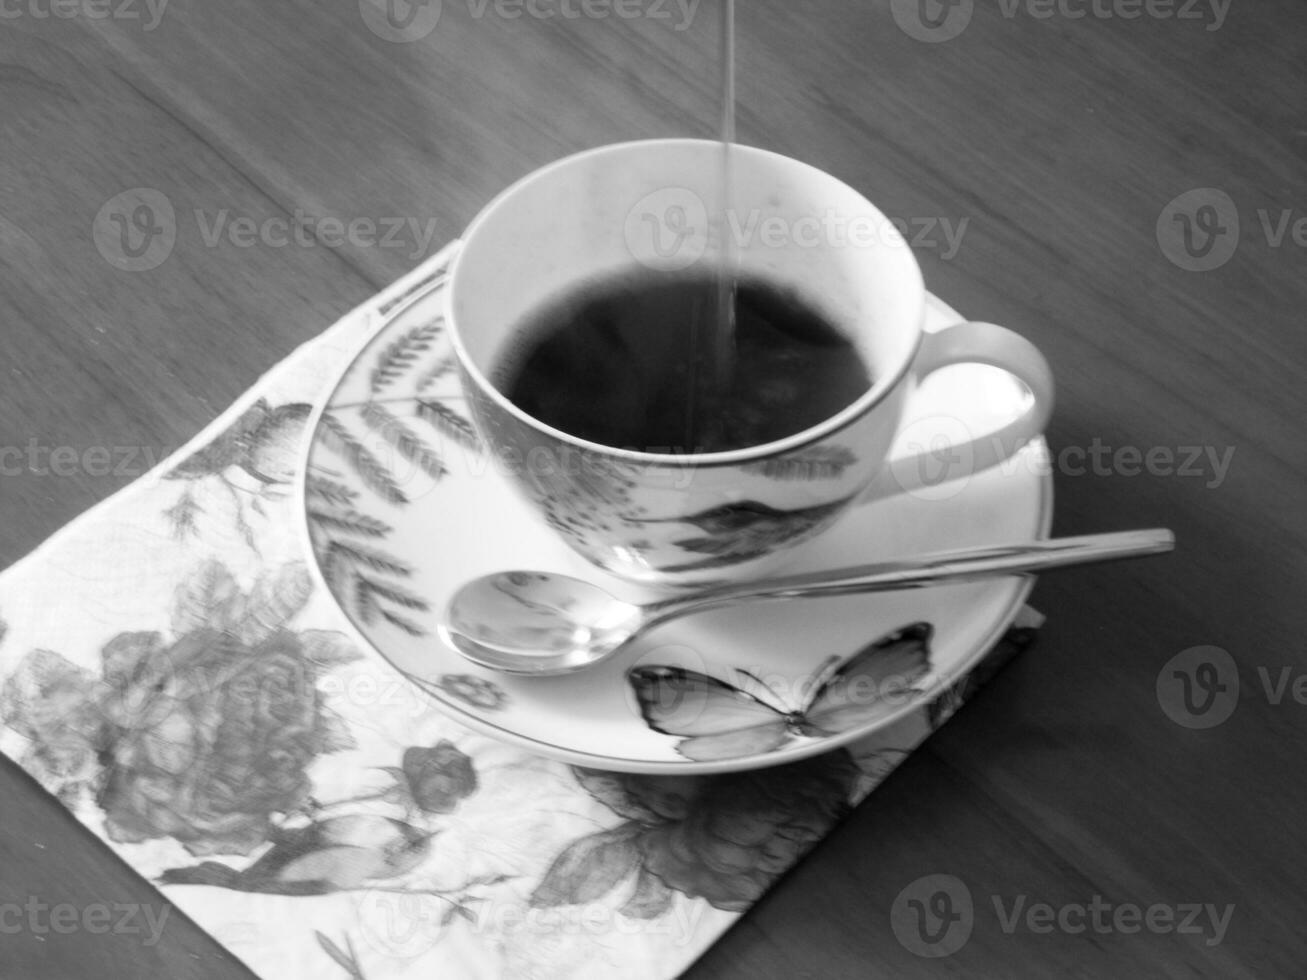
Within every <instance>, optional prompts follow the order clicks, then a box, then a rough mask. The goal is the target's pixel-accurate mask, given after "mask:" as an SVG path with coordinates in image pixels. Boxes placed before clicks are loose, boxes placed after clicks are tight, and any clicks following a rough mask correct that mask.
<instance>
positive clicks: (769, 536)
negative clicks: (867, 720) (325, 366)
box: [446, 139, 1053, 585]
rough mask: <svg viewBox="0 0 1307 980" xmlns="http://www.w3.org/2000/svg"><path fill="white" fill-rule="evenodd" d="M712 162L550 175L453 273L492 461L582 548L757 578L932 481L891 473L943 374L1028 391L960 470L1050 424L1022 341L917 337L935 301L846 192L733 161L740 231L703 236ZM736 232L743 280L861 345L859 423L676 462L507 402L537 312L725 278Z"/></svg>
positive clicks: (772, 158)
mask: <svg viewBox="0 0 1307 980" xmlns="http://www.w3.org/2000/svg"><path fill="white" fill-rule="evenodd" d="M720 154H721V144H719V143H716V142H712V141H707V140H688V139H671V140H649V141H643V142H636V143H623V144H618V145H614V146H606V147H601V148H599V149H596V150H590V151H587V152H584V153H580V154H577V155H576V156H572V157H568V158H566V159H564V160H560V161H558V162H556V163H553V164H550V165H548V166H546V167H544V168H542V169H540V170H538V171H536V172H535V173H533V174H531V175H529V176H527V177H525V178H523V179H522V180H520V181H519V182H517V183H516V184H514V185H513V186H511V187H510V188H508V190H506V191H504V192H503V193H502V194H500V195H499V196H498V197H497V198H495V200H494V201H492V202H491V203H490V204H489V205H488V206H487V207H486V208H485V210H484V211H482V213H481V214H480V215H479V216H478V217H477V218H476V219H475V220H474V221H473V222H472V224H471V225H470V226H469V227H468V229H467V232H466V234H465V236H464V238H463V241H462V247H461V250H460V252H459V253H458V255H457V256H456V258H455V259H454V263H453V266H452V268H451V272H450V288H449V290H448V304H449V305H448V309H447V311H446V312H447V319H448V323H449V325H450V331H451V336H452V339H453V343H454V348H455V351H456V353H457V357H458V360H459V365H460V369H461V372H462V379H463V385H464V387H465V390H466V392H467V396H468V402H469V406H470V409H471V412H472V415H473V418H474V419H475V421H476V423H477V426H478V428H479V429H480V431H481V433H482V435H483V437H484V438H485V440H486V443H487V444H488V445H489V447H490V449H491V451H492V452H493V453H494V454H495V456H496V457H497V458H498V460H499V461H500V462H501V463H502V464H503V465H504V467H505V468H506V469H507V470H508V471H509V472H511V473H512V475H513V477H514V479H515V481H516V483H517V485H518V486H519V488H520V489H521V490H522V491H523V492H524V493H525V495H526V497H527V498H528V499H529V500H530V501H531V502H532V504H533V505H534V506H535V507H536V508H537V509H538V510H539V512H540V513H541V515H542V517H543V518H544V519H545V520H546V521H547V522H548V523H549V524H550V525H551V526H553V527H554V528H555V529H556V530H558V531H559V533H561V534H562V535H563V537H564V538H565V539H566V540H567V542H568V543H569V544H570V545H572V547H573V548H575V549H576V550H577V551H578V552H580V553H581V554H582V555H584V556H585V557H586V558H588V559H590V560H591V561H593V562H594V563H595V564H597V565H598V566H600V567H601V568H603V569H606V570H608V571H610V572H613V573H615V574H618V575H621V576H624V577H626V578H630V579H634V580H638V581H643V582H648V583H651V584H669V585H675V584H682V583H696V582H702V581H706V580H717V579H721V578H725V577H734V576H741V575H748V574H754V573H756V572H757V571H760V570H761V569H762V568H763V563H764V562H766V561H768V560H769V559H771V558H773V557H774V556H776V555H778V554H780V553H781V552H782V551H783V550H784V549H786V548H788V547H789V546H792V545H794V544H796V543H798V542H800V541H802V540H804V539H806V538H808V537H810V536H811V535H813V534H815V533H817V532H818V531H820V530H822V529H824V528H826V527H828V526H829V525H830V524H832V523H833V522H834V521H835V520H836V519H837V518H838V517H839V516H840V514H841V512H842V511H844V509H845V508H847V507H849V506H851V505H853V504H854V503H855V502H857V501H858V500H859V499H860V498H862V497H864V496H865V495H866V494H867V493H868V490H869V488H870V487H872V486H873V484H877V483H878V484H880V485H881V486H882V487H883V486H884V485H885V484H886V482H887V479H886V477H887V474H888V476H889V478H891V480H890V482H891V484H892V485H893V486H894V487H895V488H896V489H899V490H903V491H907V490H911V489H912V488H913V483H914V481H916V480H917V479H919V477H918V476H917V474H920V473H924V472H925V468H924V467H920V466H916V465H913V463H914V461H913V460H911V459H908V460H903V459H897V460H895V461H894V465H893V467H892V470H891V468H890V467H888V466H887V461H888V459H889V454H890V450H891V446H892V445H893V443H894V440H895V436H896V434H897V433H898V432H899V429H900V426H901V425H902V423H903V420H904V418H905V417H910V415H906V414H905V413H906V412H907V406H908V404H909V402H910V400H911V399H912V398H913V396H914V393H915V392H916V390H917V387H918V382H919V381H920V380H921V379H922V378H923V377H925V376H926V375H928V374H930V373H931V372H933V371H936V370H938V369H939V368H941V367H944V366H945V365H949V364H957V363H962V362H976V363H982V364H989V365H993V366H996V367H1000V368H1003V369H1005V370H1007V371H1010V372H1011V373H1012V374H1014V375H1016V376H1017V377H1018V378H1019V379H1020V380H1021V381H1022V382H1024V383H1025V385H1026V386H1027V387H1028V388H1029V389H1030V392H1031V395H1032V397H1031V398H1030V399H1029V400H1028V404H1027V406H1026V408H1025V410H1024V411H1023V412H1022V414H1021V415H1020V416H1019V417H1018V418H1015V419H1013V420H1012V421H1011V422H1010V423H1009V424H1007V425H1006V426H1004V427H1003V428H1001V429H1000V430H999V431H997V432H991V433H987V434H986V435H984V436H983V437H980V438H977V439H975V440H974V441H973V442H971V443H969V444H967V445H965V446H961V447H955V448H957V449H959V450H960V451H959V452H956V453H954V454H953V456H954V458H956V459H960V460H965V461H966V464H967V471H968V472H974V471H978V470H981V469H984V468H987V467H989V466H992V465H994V464H996V463H998V462H999V461H1000V460H1002V459H1005V458H1007V457H1008V456H1010V455H1012V454H1013V453H1014V452H1016V451H1017V450H1018V449H1019V448H1020V447H1021V446H1022V445H1024V444H1025V443H1026V442H1028V441H1029V440H1031V439H1033V438H1035V437H1037V436H1039V435H1040V434H1041V433H1042V431H1043V429H1044V427H1045V425H1046V424H1047V422H1048V419H1049V416H1050V414H1051V411H1052V404H1053V380H1052V375H1051V372H1050V371H1049V368H1048V365H1047V363H1046V362H1045V360H1044V358H1043V357H1042V356H1041V355H1040V353H1039V351H1038V350H1037V349H1036V348H1035V347H1034V346H1033V345H1032V344H1030V343H1029V342H1028V341H1026V340H1025V339H1023V338H1022V337H1020V336H1018V335H1017V334H1015V333H1013V332H1011V331H1010V330H1007V329H1005V328H1003V327H998V326H995V325H993V324H987V323H960V324H957V325H955V326H953V327H949V328H947V329H945V330H943V331H939V332H936V333H931V334H928V333H926V332H924V330H923V328H922V324H923V320H924V315H925V304H926V290H925V286H924V284H923V282H922V277H921V270H920V268H919V267H918V265H917V262H916V259H915V258H914V256H913V254H912V250H911V249H910V248H909V247H908V246H907V244H906V242H905V241H904V239H903V237H902V235H901V234H900V233H899V231H898V230H897V228H896V227H895V225H894V223H893V222H891V221H890V220H889V219H888V218H886V217H885V215H883V214H882V213H881V212H880V211H879V210H877V209H876V208H875V206H873V205H872V204H871V203H870V202H869V201H867V200H866V199H865V198H864V197H863V196H862V195H861V194H860V193H858V192H857V191H856V190H854V189H853V188H851V187H849V186H847V185H846V184H844V183H842V182H841V181H839V180H837V179H836V178H835V177H832V176H830V175H829V174H826V173H824V172H822V171H821V170H818V169H817V168H815V167H812V166H809V165H808V164H804V163H801V162H799V161H797V160H793V159H790V158H788V157H784V156H781V155H779V154H776V153H771V152H768V151H765V150H760V149H754V148H750V147H743V146H736V147H734V148H733V150H732V193H731V198H730V200H729V202H728V205H727V208H726V210H725V212H724V213H725V214H726V215H728V217H729V220H727V221H725V222H722V221H714V220H711V218H710V216H711V215H714V214H721V213H723V210H722V207H721V203H720V202H719V188H720V186H721V182H720V173H721V171H720ZM726 235H729V236H730V238H729V241H730V242H731V244H732V246H733V248H732V252H733V254H732V256H731V258H732V261H734V262H736V263H738V269H739V273H740V274H741V275H742V276H745V277H756V278H761V279H764V280H767V281H770V282H771V283H774V284H775V285H777V286H780V287H782V288H783V289H786V290H791V291H793V292H795V293H797V295H798V296H799V297H801V298H802V299H803V300H804V301H805V302H806V303H807V304H808V305H811V306H812V307H814V308H815V309H816V310H817V311H818V312H820V313H822V314H823V315H824V316H825V318H826V319H827V320H828V321H829V322H830V323H831V324H833V325H834V326H835V327H836V328H838V329H839V330H840V331H841V332H843V333H844V334H845V335H846V336H847V337H848V339H849V340H850V341H851V342H852V344H853V346H854V347H855V348H856V350H857V351H858V353H859V356H860V357H861V358H862V359H863V360H864V362H865V364H866V365H867V366H868V368H869V369H870V373H871V376H872V379H873V382H872V385H871V387H870V388H869V389H868V390H867V391H866V392H865V393H864V394H863V395H862V396H861V397H860V398H858V399H857V400H856V401H855V402H853V403H852V404H851V405H849V406H848V407H847V408H845V409H844V410H842V411H840V412H838V413H837V414H835V415H834V416H832V417H830V418H828V419H826V420H825V421H823V422H821V423H820V424H818V425H816V426H813V427H811V428H809V429H807V430H805V431H803V432H800V433H797V434H795V435H792V436H789V437H788V438H785V439H781V440H778V441H775V442H770V443H767V444H765V445H759V446H751V447H748V448H744V449H739V450H734V451H730V452H714V453H701V454H693V453H689V454H679V455H672V454H666V453H649V452H635V451H631V450H627V449H621V448H615V447H610V446H601V445H598V444H595V443H591V442H587V441H586V440H584V439H579V438H577V437H575V436H573V435H571V434H569V433H567V432H562V431H559V430H557V429H554V428H552V427H550V426H548V425H546V424H544V423H542V422H540V421H538V420H536V419H533V418H531V417H530V416H528V415H526V414H525V413H524V412H522V411H521V410H520V409H518V408H517V407H516V406H515V405H513V404H512V403H511V402H510V401H509V400H508V399H507V398H506V397H505V396H504V394H503V392H502V391H501V390H500V389H499V388H498V387H497V386H496V384H497V382H500V381H502V379H501V378H500V377H499V375H500V373H501V368H502V366H503V365H504V364H506V363H508V362H510V361H511V359H512V357H513V356H514V353H515V352H516V351H518V350H519V349H520V345H522V344H523V343H524V336H523V327H524V324H525V323H526V322H527V321H529V320H530V318H531V315H532V313H533V312H534V311H538V310H539V309H540V308H541V307H542V306H543V305H545V304H548V303H549V302H551V301H553V300H556V299H557V298H559V297H560V296H562V295H564V294H567V293H569V292H574V291H576V290H577V289H579V288H580V287H583V286H585V285H587V284H590V283H593V282H594V281H596V280H602V279H604V278H606V277H610V276H616V275H621V274H625V273H630V272H631V271H632V270H644V272H645V273H646V274H647V275H650V276H657V275H662V274H668V273H679V272H682V271H683V270H685V269H687V268H689V267H691V266H694V265H695V264H696V263H701V264H706V265H707V266H711V265H712V264H714V263H720V262H721V261H723V260H722V255H723V249H722V242H723V238H724V236H726ZM956 475H964V474H961V473H959V474H956ZM878 476H880V477H881V479H880V480H879V481H878V480H877V477H878Z"/></svg>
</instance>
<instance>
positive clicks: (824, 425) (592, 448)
mask: <svg viewBox="0 0 1307 980" xmlns="http://www.w3.org/2000/svg"><path fill="white" fill-rule="evenodd" d="M720 145H721V144H720V142H719V141H718V140H708V139H697V138H689V137H672V138H659V139H644V140H627V141H625V142H621V143H608V144H605V145H603V146H597V147H593V148H591V149H588V150H582V151H580V152H579V153H573V154H570V155H568V156H565V157H560V158H559V159H557V160H554V161H552V162H550V163H547V164H545V165H544V166H543V167H538V168H536V169H535V170H533V171H531V172H530V173H528V174H526V175H525V176H523V177H519V178H518V179H517V180H515V181H513V183H511V184H509V185H508V187H506V188H504V189H503V190H502V191H500V192H499V193H498V194H496V195H495V196H494V197H493V198H491V199H490V201H489V202H488V203H487V204H486V205H485V206H484V207H482V209H481V210H480V211H479V212H478V213H477V215H476V216H475V217H474V218H473V219H472V220H471V222H469V223H468V225H467V227H466V228H465V229H464V231H463V234H462V235H461V236H460V237H459V239H458V242H457V248H458V250H457V252H456V253H455V255H454V257H453V260H452V261H451V263H450V266H449V272H448V282H449V288H448V289H447V290H446V296H445V310H446V314H445V322H446V325H447V329H448V335H449V339H450V343H451V345H452V346H453V348H454V353H455V356H456V358H457V360H458V364H459V366H460V368H461V369H462V371H463V374H464V376H465V377H466V378H468V379H470V380H471V381H472V382H473V383H475V384H476V386H477V387H478V388H479V389H480V390H481V392H482V393H483V394H484V395H485V396H486V397H488V398H490V399H491V400H492V401H493V402H494V403H495V404H496V406H498V407H499V409H500V410H501V411H504V412H507V413H508V414H509V415H510V416H512V417H513V418H515V419H517V420H518V421H519V422H522V423H523V424H525V425H527V426H529V427H530V428H532V429H535V430H537V431H539V432H542V433H544V434H546V435H547V436H549V437H550V438H552V439H555V440H557V441H559V442H563V443H565V444H568V445H571V446H573V447H575V448H577V449H580V450H583V451H585V452H589V453H592V454H596V455H603V456H607V457H610V458H613V459H617V460H621V461H624V462H629V463H633V464H639V465H642V466H650V465H657V466H663V467H684V468H694V469H702V468H704V467H713V466H738V465H742V464H747V463H753V462H757V461H758V460H762V459H768V458H771V457H774V456H782V455H786V454H789V453H792V452H795V451H797V450H800V449H803V448H806V447H807V446H810V445H813V444H814V443H819V442H823V441H824V440H826V439H827V438H829V437H830V436H832V435H834V434H836V433H838V432H841V431H843V430H844V429H847V428H848V427H849V426H851V425H853V424H854V423H855V422H857V421H859V420H860V419H862V418H863V417H864V416H865V415H867V413H869V412H870V411H871V410H872V409H873V408H875V407H876V406H877V405H879V404H880V403H881V402H883V401H885V400H886V399H887V398H888V397H889V395H890V394H891V393H892V392H894V391H895V390H896V389H897V388H898V387H899V385H900V383H901V382H902V381H903V380H904V378H905V377H906V376H907V374H908V372H909V370H910V369H911V367H912V364H913V362H914V361H915V360H916V357H917V353H918V351H919V350H920V348H921V343H922V332H923V331H922V323H923V320H924V317H925V310H926V286H925V280H924V278H923V277H922V274H921V265H920V263H918V262H917V257H916V256H915V255H914V254H913V253H912V250H911V248H910V247H909V246H908V244H907V242H906V241H904V243H903V248H904V250H905V251H904V254H905V255H906V256H907V260H908V268H909V269H910V270H911V272H912V277H913V278H912V283H911V285H910V287H909V288H911V289H913V292H914V298H913V301H912V304H913V306H914V307H915V309H914V310H913V315H912V326H911V329H912V331H913V338H912V342H911V344H910V345H909V347H908V350H907V352H906V354H905V355H904V356H903V357H902V358H901V360H900V362H899V363H898V364H897V365H895V366H894V369H893V370H892V371H889V372H888V373H885V372H882V373H881V374H880V375H879V376H878V377H877V378H876V379H875V380H874V381H873V383H872V385H871V387H870V388H868V389H867V390H866V391H865V392H863V394H862V395H860V396H859V397H858V398H857V399H855V400H854V401H852V402H850V403H849V404H848V405H846V406H845V407H844V408H842V409H841V410H840V411H838V412H836V413H835V414H834V415H831V416H830V417H828V418H826V419H823V420H822V421H821V422H819V423H817V424H816V425H813V426H809V427H808V428H806V429H803V430H801V431H799V432H795V433H793V434H791V435H788V436H786V437H785V438H783V439H773V440H772V441H771V442H764V443H759V444H758V445H756V446H745V447H743V448H740V449H728V450H720V451H717V452H710V453H655V452H646V451H641V450H635V449H623V448H621V447H618V446H608V445H605V444H604V443H601V442H592V441H590V440H588V439H583V438H581V437H580V436H575V435H573V434H571V433H570V432H567V431H566V430H563V429H558V428H555V427H554V426H552V425H549V424H548V423H546V422H542V421H541V420H540V419H537V418H536V417H535V416H533V415H528V414H527V413H526V412H524V411H522V410H521V409H520V408H518V407H517V406H516V405H515V404H513V402H512V401H510V400H509V399H508V398H507V397H506V396H505V395H504V393H503V392H501V391H500V390H499V389H498V388H497V387H496V386H495V385H494V384H493V383H492V382H491V381H490V379H489V378H488V377H486V375H485V373H484V372H483V371H482V370H481V369H480V368H479V367H478V366H477V365H476V363H475V362H474V361H473V360H472V357H471V355H470V354H469V352H468V350H467V348H466V347H465V346H464V344H463V338H462V336H461V335H460V329H459V325H458V322H457V320H456V319H455V317H454V297H455V296H456V295H457V292H458V283H459V271H460V269H461V268H462V264H463V260H464V257H465V256H466V254H467V246H468V243H469V242H471V241H472V239H473V237H474V236H475V235H476V233H477V232H478V231H479V230H480V228H481V227H482V226H483V225H485V224H486V223H487V222H488V221H489V220H490V218H491V217H493V215H494V214H495V212H496V211H498V210H499V209H500V208H501V207H503V205H504V204H505V203H506V202H507V201H508V200H510V199H511V198H513V197H514V196H516V195H517V193H518V192H520V191H521V190H522V189H523V188H525V187H527V186H528V185H531V184H533V183H535V182H537V181H539V180H543V179H545V178H547V177H549V176H550V175H552V174H553V173H554V172H555V171H556V170H560V169H562V168H564V167H568V166H573V165H575V164H577V163H580V162H581V161H583V160H588V159H590V158H592V157H599V156H608V155H617V154H620V153H627V152H631V151H632V150H635V149H649V148H652V147H655V146H660V147H678V146H679V147H684V146H694V147H696V148H703V147H718V146H720ZM736 150H741V151H744V152H746V153H750V154H756V155H759V156H764V157H772V158H774V159H776V160H780V161H782V162H784V163H785V164H786V165H787V166H792V167H799V168H802V169H806V170H811V171H814V172H815V173H816V174H819V175H820V176H821V177H822V178H824V179H827V180H833V181H836V182H837V183H839V184H842V185H843V186H844V187H845V188H847V189H848V190H849V191H851V192H852V193H853V194H855V195H856V196H857V197H858V198H860V200H861V202H862V204H864V205H865V206H866V207H867V208H868V209H869V210H870V211H871V212H872V213H873V214H875V215H876V216H877V217H878V218H880V219H881V220H882V221H886V222H888V221H889V219H888V218H887V217H886V216H885V214H884V212H882V211H881V210H880V208H878V207H876V205H875V204H873V203H872V202H871V201H869V200H868V199H867V198H866V196H865V195H863V194H862V193H861V192H860V191H858V190H857V189H856V188H854V187H851V186H849V185H848V184H845V183H844V181H842V180H840V178H838V177H836V176H834V175H833V174H829V173H827V172H826V171H824V170H822V169H820V168H819V167H815V166H813V165H812V164H810V163H804V162H803V161H802V160H797V159H795V158H794V157H789V156H786V155H785V154H783V153H777V152H775V151H773V150H767V149H764V148H762V147H757V146H750V145H748V144H743V143H733V144H732V151H733V152H734V151H736Z"/></svg>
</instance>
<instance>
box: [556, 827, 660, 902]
mask: <svg viewBox="0 0 1307 980" xmlns="http://www.w3.org/2000/svg"><path fill="white" fill-rule="evenodd" d="M642 829H643V828H642V827H641V826H640V825H639V824H637V823H624V824H621V825H620V826H618V827H614V828H613V829H611V830H600V831H597V832H596V833H593V834H590V835H588V836H586V837H581V838H579V839H577V840H574V841H572V843H571V844H569V845H568V846H567V848H566V849H565V850H564V851H563V852H562V853H561V854H559V855H558V857H556V858H554V862H553V864H551V865H550V866H549V870H548V871H546V872H545V876H544V877H543V878H542V879H541V880H540V884H538V885H536V887H535V891H533V892H532V893H531V898H530V904H531V906H532V907H533V908H551V907H553V906H557V905H584V904H586V903H587V902H593V901H596V900H598V899H600V898H602V897H603V896H605V895H607V894H608V893H609V892H610V891H612V890H613V889H614V888H616V887H617V886H618V885H619V884H621V883H622V882H623V881H625V880H626V879H627V878H629V877H630V875H631V873H632V872H633V871H635V870H636V868H638V867H639V864H640V849H639V847H638V846H637V844H636V838H637V837H638V836H639V835H640V833H641V831H642Z"/></svg>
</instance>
